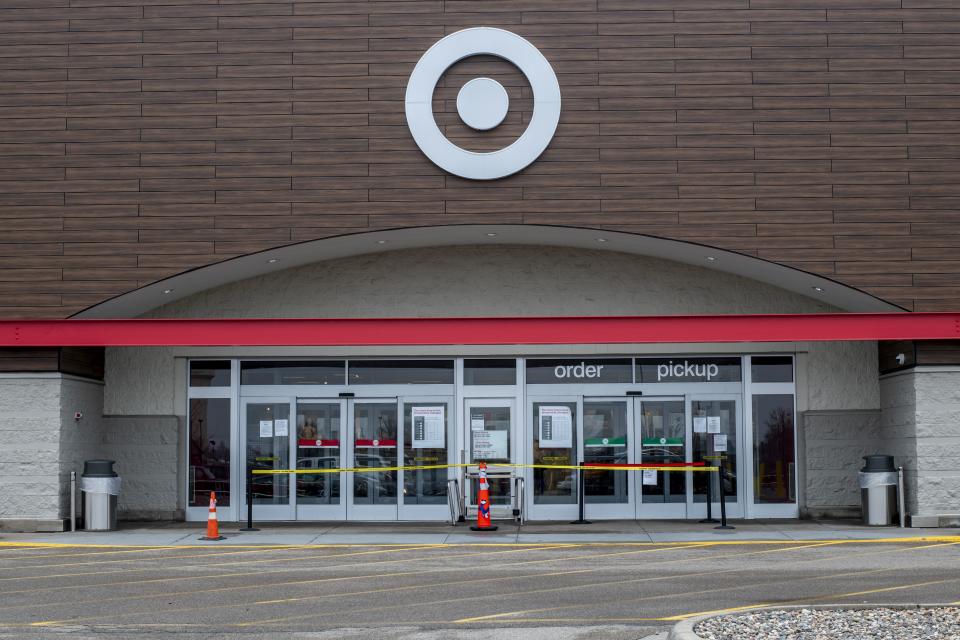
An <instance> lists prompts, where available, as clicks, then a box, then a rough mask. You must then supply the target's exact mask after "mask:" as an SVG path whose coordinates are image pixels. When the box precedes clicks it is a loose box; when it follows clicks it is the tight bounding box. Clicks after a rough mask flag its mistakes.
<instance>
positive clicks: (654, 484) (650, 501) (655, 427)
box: [635, 398, 690, 518]
mask: <svg viewBox="0 0 960 640" xmlns="http://www.w3.org/2000/svg"><path fill="white" fill-rule="evenodd" d="M635 402H636V405H637V409H636V415H637V416H638V420H637V423H638V426H639V431H640V434H639V437H640V456H639V459H640V462H641V463H643V464H656V465H662V466H665V467H670V466H678V465H681V466H682V465H684V464H685V463H686V462H687V460H688V458H687V446H686V444H687V414H686V407H685V403H684V400H683V398H657V399H653V398H644V399H642V400H640V399H637V400H635ZM688 475H690V473H689V472H686V471H665V470H656V469H652V470H648V471H645V472H640V473H638V474H637V480H638V481H639V484H640V487H641V495H642V496H643V497H642V500H641V506H640V508H639V512H638V516H639V517H641V518H684V517H686V516H687V476H688Z"/></svg>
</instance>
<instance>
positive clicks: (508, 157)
mask: <svg viewBox="0 0 960 640" xmlns="http://www.w3.org/2000/svg"><path fill="white" fill-rule="evenodd" d="M479 55H492V56H496V57H498V58H503V59H504V60H506V61H508V62H511V63H513V64H514V65H515V66H516V67H517V68H518V69H520V71H522V72H523V74H524V75H525V76H526V77H527V81H528V82H529V83H530V88H531V89H532V90H533V116H532V117H531V118H530V124H529V125H528V126H527V128H526V130H525V131H524V132H523V134H521V136H520V137H519V138H517V139H516V140H515V141H514V142H513V143H512V144H510V145H507V146H506V147H504V148H503V149H499V150H497V151H490V152H486V153H481V152H476V151H468V150H466V149H464V148H462V147H459V146H457V145H456V144H454V143H452V142H451V141H450V140H449V139H448V138H447V137H446V136H445V135H444V134H443V132H441V131H440V127H438V126H437V121H436V119H435V118H434V116H433V92H434V90H435V89H436V86H437V82H439V80H440V78H441V77H442V76H443V74H444V72H445V71H446V70H447V69H449V68H450V67H451V66H452V65H454V64H456V63H457V62H459V61H460V60H463V59H464V58H469V57H472V56H479ZM509 105H510V98H509V96H508V95H507V91H506V89H504V88H503V85H502V84H500V83H499V82H497V81H496V80H493V79H491V78H474V79H473V80H470V81H469V82H467V83H466V84H464V85H463V87H461V89H460V92H459V93H458V94H457V114H458V115H459V116H460V119H461V120H463V122H464V123H465V124H466V125H467V126H469V127H471V128H473V129H476V130H478V131H489V130H492V129H495V128H496V127H498V126H499V125H500V124H501V123H502V122H503V120H504V118H506V115H507V110H508V109H509ZM405 107H406V114H407V126H408V127H410V133H411V134H412V135H413V139H414V141H416V143H417V146H419V147H420V150H421V151H423V153H424V154H426V156H427V157H428V158H430V160H431V161H432V162H433V163H434V164H436V165H437V166H439V167H440V168H442V169H444V170H446V171H448V172H450V173H452V174H454V175H458V176H460V177H462V178H470V179H473V180H495V179H497V178H503V177H505V176H509V175H511V174H514V173H516V172H517V171H520V170H521V169H523V168H524V167H526V166H527V165H529V164H530V163H531V162H533V161H534V160H536V159H537V158H538V157H539V156H540V154H541V153H543V151H544V150H545V149H546V148H547V145H549V144H550V140H551V139H553V134H554V132H556V130H557V123H558V122H559V121H560V83H559V82H557V75H556V74H555V73H554V72H553V68H552V67H551V66H550V63H549V62H547V59H546V58H544V57H543V54H541V53H540V51H539V50H538V49H537V48H536V47H535V46H533V45H532V44H530V43H529V42H527V41H526V40H524V39H523V38H521V37H520V36H518V35H517V34H515V33H511V32H510V31H505V30H504V29H494V28H490V27H476V28H473V29H464V30H463V31H457V32H456V33H452V34H450V35H449V36H447V37H445V38H443V39H442V40H440V41H439V42H437V43H436V44H434V45H433V46H432V47H430V48H429V49H428V50H427V52H426V53H424V54H423V57H421V58H420V61H419V62H417V66H416V67H414V69H413V73H411V74H410V80H409V82H408V83H407V94H406V99H405Z"/></svg>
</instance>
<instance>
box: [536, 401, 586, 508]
mask: <svg viewBox="0 0 960 640" xmlns="http://www.w3.org/2000/svg"><path fill="white" fill-rule="evenodd" d="M527 406H528V410H527V415H528V416H529V417H528V418H527V423H528V425H529V427H528V429H529V430H528V432H527V433H528V435H527V442H529V443H530V444H531V446H530V453H529V454H528V455H527V459H528V463H533V464H534V465H544V466H549V467H556V468H540V469H538V468H534V469H533V473H532V474H530V475H528V476H527V477H528V478H529V477H530V476H531V475H532V477H533V482H532V486H531V488H530V489H531V490H528V494H529V495H530V496H531V498H532V500H531V501H530V509H529V513H530V519H531V520H560V519H571V520H572V519H574V518H576V517H577V499H578V483H577V473H576V470H575V469H574V468H567V467H575V465H576V464H577V463H578V462H579V461H580V460H581V459H582V458H581V456H582V450H581V448H580V444H581V443H580V435H579V431H580V430H579V424H580V413H581V409H582V400H581V399H580V398H579V397H577V396H553V397H550V396H530V397H529V399H528V405H527ZM586 511H587V515H588V516H589V514H590V510H589V509H587V510H586Z"/></svg>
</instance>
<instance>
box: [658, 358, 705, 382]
mask: <svg viewBox="0 0 960 640" xmlns="http://www.w3.org/2000/svg"><path fill="white" fill-rule="evenodd" d="M719 374H720V366H719V365H716V364H690V362H689V361H688V360H684V361H683V362H678V363H674V362H673V360H671V361H670V362H668V363H667V364H658V365H657V382H660V381H661V380H663V379H664V378H706V379H707V381H710V380H713V379H714V378H716V377H717V376H718V375H719Z"/></svg>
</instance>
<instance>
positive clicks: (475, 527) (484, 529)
mask: <svg viewBox="0 0 960 640" xmlns="http://www.w3.org/2000/svg"><path fill="white" fill-rule="evenodd" d="M496 530H497V526H496V525H490V526H489V527H479V526H477V525H475V524H474V525H471V526H470V531H496Z"/></svg>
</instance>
